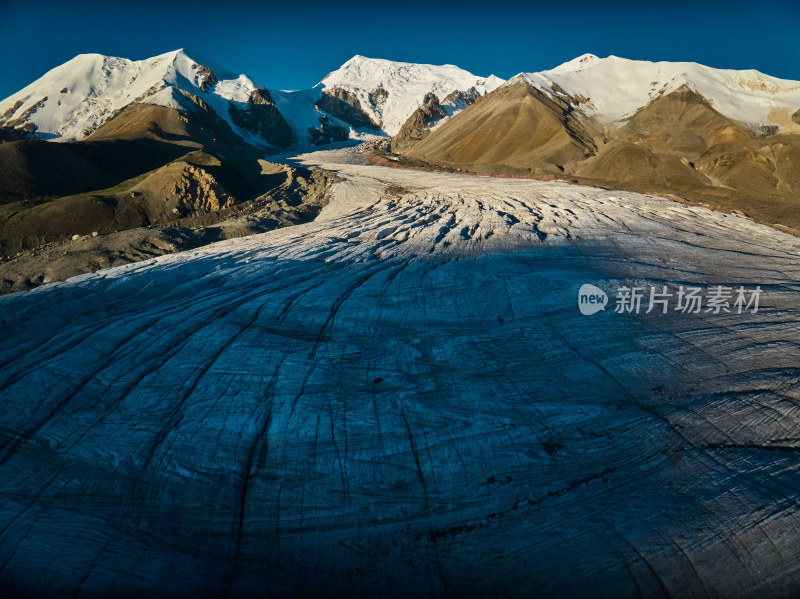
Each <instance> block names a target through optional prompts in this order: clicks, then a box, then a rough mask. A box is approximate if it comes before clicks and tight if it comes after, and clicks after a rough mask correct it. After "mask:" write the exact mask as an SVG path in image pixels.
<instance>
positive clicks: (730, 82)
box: [508, 54, 800, 131]
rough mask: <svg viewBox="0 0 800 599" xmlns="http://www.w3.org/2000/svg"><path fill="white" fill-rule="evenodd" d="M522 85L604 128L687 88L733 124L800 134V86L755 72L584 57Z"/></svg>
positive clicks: (526, 76) (531, 75)
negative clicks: (560, 100) (568, 104)
mask: <svg viewBox="0 0 800 599" xmlns="http://www.w3.org/2000/svg"><path fill="white" fill-rule="evenodd" d="M519 81H524V82H526V83H528V84H530V85H533V86H534V87H537V88H539V89H541V90H544V91H546V92H548V93H555V94H556V95H558V94H567V95H569V96H570V97H571V98H572V101H573V103H576V104H578V106H579V107H580V108H581V109H582V110H583V112H584V113H586V114H587V115H589V116H594V117H596V118H597V120H598V121H599V122H600V123H602V124H605V123H612V122H617V121H620V120H623V119H625V118H627V117H630V116H631V115H632V114H633V113H635V112H636V111H637V110H639V109H640V108H642V107H644V106H647V105H648V104H649V103H650V102H651V101H652V100H654V99H656V98H658V97H661V96H664V95H666V94H669V93H670V92H673V91H675V90H676V89H678V88H680V87H682V86H684V85H685V86H688V87H689V88H690V89H693V90H695V91H697V92H698V93H699V94H700V95H701V96H703V97H704V98H706V99H707V100H709V101H710V102H711V104H712V106H713V107H714V108H715V109H716V110H717V111H719V112H720V113H722V114H723V115H725V116H727V117H728V118H731V119H735V120H737V121H740V122H742V123H744V124H746V125H750V126H756V127H758V126H762V125H772V126H779V127H780V128H781V129H785V130H788V131H800V126H798V124H797V123H796V122H794V121H792V119H791V114H792V113H794V112H795V111H796V110H797V109H798V108H800V82H798V81H791V80H787V79H778V78H777V77H771V76H769V75H765V74H764V73H761V72H759V71H756V70H754V69H748V70H732V69H715V68H712V67H707V66H705V65H701V64H698V63H696V62H649V61H646V60H628V59H626V58H620V57H618V56H609V57H607V58H598V57H597V56H594V55H593V54H585V55H583V56H579V57H578V58H575V59H573V60H571V61H569V62H565V63H564V64H562V65H560V66H558V67H556V68H555V69H551V70H548V71H541V72H538V73H521V74H519V75H517V76H516V77H513V78H512V79H510V80H509V81H508V84H509V85H513V84H514V83H516V82H519ZM575 100H577V102H575Z"/></svg>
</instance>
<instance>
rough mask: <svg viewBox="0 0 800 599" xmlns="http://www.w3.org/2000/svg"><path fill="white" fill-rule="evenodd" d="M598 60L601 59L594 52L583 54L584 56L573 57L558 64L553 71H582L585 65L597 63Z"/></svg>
mask: <svg viewBox="0 0 800 599" xmlns="http://www.w3.org/2000/svg"><path fill="white" fill-rule="evenodd" d="M598 60H600V59H599V58H598V57H597V56H595V55H594V54H583V55H582V56H578V57H577V58H573V59H572V60H570V61H568V62H565V63H564V64H562V65H559V66H557V67H556V68H555V69H553V70H552V71H551V72H558V73H570V72H573V71H580V70H582V69H584V68H585V67H588V66H591V65H592V64H594V63H596V62H597V61H598Z"/></svg>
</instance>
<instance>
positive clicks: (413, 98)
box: [320, 55, 504, 135]
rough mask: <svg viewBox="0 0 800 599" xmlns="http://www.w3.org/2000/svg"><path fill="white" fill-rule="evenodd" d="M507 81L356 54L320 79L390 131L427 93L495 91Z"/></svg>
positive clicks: (452, 68) (449, 67)
mask: <svg viewBox="0 0 800 599" xmlns="http://www.w3.org/2000/svg"><path fill="white" fill-rule="evenodd" d="M503 82H504V80H503V79H500V78H498V77H495V76H494V75H491V76H489V77H478V76H476V75H473V74H472V73H470V72H469V71H465V70H464V69H461V68H459V67H457V66H454V65H429V64H416V63H409V62H395V61H391V60H384V59H377V58H367V57H365V56H360V55H356V56H354V57H353V58H351V59H350V60H348V61H347V62H346V63H344V64H343V65H342V66H341V67H340V68H339V69H337V70H335V71H333V72H332V73H329V74H328V75H327V76H326V77H325V78H324V79H323V80H322V82H321V83H320V85H321V86H322V88H323V91H326V92H332V91H333V90H337V91H336V93H337V94H339V95H342V94H341V92H340V91H338V90H345V91H346V92H349V94H348V95H349V98H348V101H350V102H357V103H358V105H359V107H360V109H361V110H362V111H363V112H364V113H365V114H366V115H368V116H369V117H370V118H371V119H372V121H373V122H375V123H376V124H378V125H379V126H380V127H381V128H382V129H383V131H384V132H385V133H387V134H388V135H394V134H396V133H397V132H398V131H399V130H400V128H401V127H402V125H403V123H404V122H405V121H406V119H408V117H409V116H410V115H411V114H412V113H413V112H414V111H415V110H416V109H417V108H419V107H420V106H422V104H423V102H424V99H425V97H426V96H427V95H428V94H430V93H434V94H436V96H437V97H439V98H444V97H446V96H448V95H450V94H451V93H453V92H455V91H467V90H470V89H471V88H475V90H476V91H477V92H478V93H479V94H480V95H483V94H486V93H488V92H490V91H493V90H494V89H496V88H497V87H499V86H500V85H502V84H503Z"/></svg>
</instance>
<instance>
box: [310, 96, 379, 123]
mask: <svg viewBox="0 0 800 599" xmlns="http://www.w3.org/2000/svg"><path fill="white" fill-rule="evenodd" d="M316 106H317V108H319V109H320V110H323V111H325V112H327V113H328V114H330V115H331V116H334V117H336V118H337V119H339V120H340V121H343V122H345V123H347V124H348V125H351V126H352V127H354V128H356V129H368V130H370V131H379V130H380V125H378V124H377V123H375V122H374V121H373V120H372V119H371V118H370V116H369V115H368V114H367V113H366V112H364V109H363V108H362V107H361V103H360V102H359V101H358V98H357V97H356V96H355V95H354V94H353V93H351V92H349V91H348V90H346V89H343V88H341V87H334V88H331V89H326V90H323V92H322V95H321V96H320V97H319V100H317V103H316Z"/></svg>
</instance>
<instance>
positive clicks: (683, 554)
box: [0, 148, 800, 597]
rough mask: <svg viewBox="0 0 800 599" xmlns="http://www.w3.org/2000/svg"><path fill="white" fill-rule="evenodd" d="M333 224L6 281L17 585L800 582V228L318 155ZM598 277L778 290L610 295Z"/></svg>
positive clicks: (128, 588) (327, 218)
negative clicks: (669, 302) (654, 301)
mask: <svg viewBox="0 0 800 599" xmlns="http://www.w3.org/2000/svg"><path fill="white" fill-rule="evenodd" d="M294 160H296V161H300V162H302V163H304V164H320V165H322V166H324V167H326V168H330V169H333V170H336V171H338V172H339V173H340V174H341V175H342V176H344V177H346V180H345V181H344V182H342V183H338V184H336V186H335V187H334V197H333V199H332V201H331V203H330V204H329V205H328V206H327V207H326V208H325V209H324V211H323V212H322V214H321V215H320V216H319V217H318V219H317V220H316V221H315V222H313V223H310V224H307V225H301V226H297V227H291V228H287V229H281V230H277V231H273V232H270V233H267V234H263V235H258V236H254V237H249V238H244V239H237V240H232V241H228V242H223V243H219V244H215V245H213V246H209V247H207V248H205V249H202V250H198V251H192V252H188V253H183V254H175V255H170V256H164V257H161V258H158V259H155V260H151V261H148V262H145V263H139V264H135V265H129V266H126V267H121V268H117V269H112V270H107V271H101V272H98V273H95V274H92V275H84V276H81V277H77V278H75V279H72V280H70V281H67V282H63V283H56V284H52V285H47V286H44V287H42V288H39V289H37V290H35V291H31V292H26V293H20V294H15V295H11V296H6V297H2V298H0V317H1V318H2V320H0V364H2V366H0V587H3V588H6V589H22V590H26V591H33V592H35V593H37V594H46V593H58V594H67V593H68V594H70V595H74V596H77V597H82V596H93V595H97V594H101V595H109V594H120V593H122V594H125V593H131V594H134V595H138V596H144V595H146V594H153V595H156V596H164V595H168V596H186V597H199V596H222V595H226V596H230V597H247V596H252V595H259V596H264V595H267V594H268V593H269V592H271V593H273V594H276V595H277V594H279V595H281V596H301V595H311V596H319V594H320V589H323V590H324V591H325V592H323V593H322V595H325V594H326V593H327V594H330V593H333V592H336V591H342V592H344V591H345V590H346V591H347V592H348V594H349V595H351V596H359V595H363V596H390V595H391V596H419V597H429V596H442V595H444V594H449V595H452V596H533V595H534V594H546V595H560V596H570V595H575V594H578V593H582V594H584V595H585V594H586V593H587V592H588V593H589V594H591V595H593V596H608V597H620V596H638V595H641V596H685V597H689V596H691V597H705V596H731V597H735V596H741V597H744V596H754V595H757V594H758V595H761V596H785V595H788V594H790V593H791V591H792V590H795V589H797V588H798V585H800V559H798V558H799V557H800V543H798V538H797V530H798V529H800V510H798V499H799V498H800V478H798V475H797V468H798V461H797V457H796V456H797V452H798V451H800V413H799V412H798V409H797V406H798V402H800V386H798V379H799V378H800V368H798V365H800V345H799V343H800V327H798V324H797V323H798V320H800V301H798V300H799V299H800V283H798V281H799V280H800V258H799V257H798V252H799V250H800V240H798V239H796V238H794V237H790V236H788V235H785V234H783V233H781V232H779V231H776V230H773V229H770V228H767V227H764V226H760V225H756V224H754V223H753V222H751V221H750V220H748V219H745V218H740V217H737V216H732V215H725V214H721V213H717V212H711V211H708V210H705V209H702V208H696V207H690V206H685V205H682V204H678V203H674V202H671V201H669V200H666V199H662V198H656V197H650V196H645V195H641V194H635V193H625V192H609V191H607V190H602V189H595V188H587V187H579V186H575V185H569V184H566V183H559V182H539V181H531V180H514V179H502V178H489V177H475V176H467V175H457V174H445V173H431V172H422V171H407V170H399V169H389V168H383V167H376V166H368V165H365V164H363V163H362V160H361V158H360V154H359V150H358V148H351V149H343V150H334V151H327V152H317V153H313V154H307V155H303V156H300V157H297V158H295V159H294ZM583 283H591V284H594V285H596V286H598V287H600V288H602V289H605V290H606V291H607V292H609V294H610V295H611V294H612V292H613V290H614V289H615V288H617V287H619V286H621V285H632V284H637V285H669V286H670V287H675V286H677V285H680V284H683V285H698V286H702V287H703V288H707V287H709V286H712V285H717V284H722V285H730V286H738V285H744V286H747V287H750V288H752V287H754V286H756V285H759V286H761V288H762V290H763V295H762V297H761V306H760V309H759V311H758V312H757V313H752V312H745V313H742V314H736V313H720V314H712V313H699V314H684V313H680V312H676V311H670V313H669V314H666V315H665V314H660V313H651V314H639V315H636V314H618V313H615V312H614V310H613V299H612V300H611V304H610V305H609V306H608V307H607V309H606V310H605V311H603V312H600V313H597V314H595V315H592V316H583V315H582V314H581V313H580V311H579V310H578V305H577V291H578V289H579V287H580V286H581V285H582V284H583Z"/></svg>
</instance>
